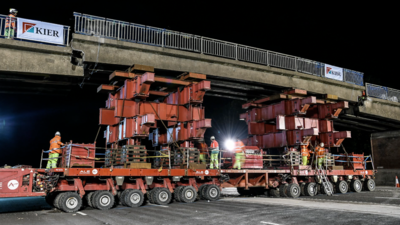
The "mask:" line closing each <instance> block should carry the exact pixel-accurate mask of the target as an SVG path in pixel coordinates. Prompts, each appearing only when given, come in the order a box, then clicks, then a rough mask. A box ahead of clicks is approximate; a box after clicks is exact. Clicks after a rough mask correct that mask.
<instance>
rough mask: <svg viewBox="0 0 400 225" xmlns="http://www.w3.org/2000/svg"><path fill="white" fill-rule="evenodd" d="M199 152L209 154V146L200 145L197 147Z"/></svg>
mask: <svg viewBox="0 0 400 225" xmlns="http://www.w3.org/2000/svg"><path fill="white" fill-rule="evenodd" d="M197 147H198V149H199V151H200V153H201V154H206V153H207V144H206V143H199V144H198V145H197Z"/></svg>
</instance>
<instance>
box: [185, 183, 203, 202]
mask: <svg viewBox="0 0 400 225" xmlns="http://www.w3.org/2000/svg"><path fill="white" fill-rule="evenodd" d="M208 188H209V187H207V190H208ZM179 198H180V200H181V201H182V202H186V203H191V202H194V201H195V200H196V198H197V192H196V190H195V189H194V187H192V186H185V187H184V188H182V190H181V191H180V193H179Z"/></svg>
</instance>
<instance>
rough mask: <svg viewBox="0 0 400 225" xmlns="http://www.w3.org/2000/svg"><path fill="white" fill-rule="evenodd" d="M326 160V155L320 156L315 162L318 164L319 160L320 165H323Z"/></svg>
mask: <svg viewBox="0 0 400 225" xmlns="http://www.w3.org/2000/svg"><path fill="white" fill-rule="evenodd" d="M324 161H325V157H321V158H318V160H315V162H314V163H315V164H317V162H318V166H322V163H323V162H324Z"/></svg>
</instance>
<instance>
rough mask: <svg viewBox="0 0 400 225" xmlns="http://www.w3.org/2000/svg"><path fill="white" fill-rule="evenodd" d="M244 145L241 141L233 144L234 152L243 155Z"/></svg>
mask: <svg viewBox="0 0 400 225" xmlns="http://www.w3.org/2000/svg"><path fill="white" fill-rule="evenodd" d="M243 150H244V144H243V142H242V141H237V142H235V152H236V153H243Z"/></svg>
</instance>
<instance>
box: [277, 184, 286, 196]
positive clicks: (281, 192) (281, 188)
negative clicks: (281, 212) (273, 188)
mask: <svg viewBox="0 0 400 225" xmlns="http://www.w3.org/2000/svg"><path fill="white" fill-rule="evenodd" d="M287 187H288V185H287V184H281V185H279V195H280V196H281V197H287V194H286V189H287Z"/></svg>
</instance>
